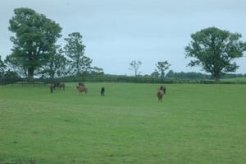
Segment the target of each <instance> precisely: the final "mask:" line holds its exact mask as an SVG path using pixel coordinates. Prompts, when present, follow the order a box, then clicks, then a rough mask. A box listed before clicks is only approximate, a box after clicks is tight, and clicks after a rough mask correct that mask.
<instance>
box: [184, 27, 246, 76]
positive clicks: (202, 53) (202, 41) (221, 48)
mask: <svg viewBox="0 0 246 164" xmlns="http://www.w3.org/2000/svg"><path fill="white" fill-rule="evenodd" d="M191 38H192V41H191V42H190V44H189V45H188V46H187V47H186V48H185V50H186V57H191V58H192V60H191V62H190V63H189V66H192V67H193V66H197V65H200V66H202V68H203V69H204V70H205V71H206V72H209V73H211V75H212V77H213V78H214V79H215V80H216V81H218V80H219V79H220V78H221V77H222V75H223V74H224V73H226V72H234V71H236V69H237V68H238V66H237V64H236V63H235V62H234V59H235V58H240V57H242V56H243V52H244V51H245V50H246V44H245V42H243V41H240V38H241V35H240V34H238V33H230V32H229V31H225V30H221V29H218V28H216V27H209V28H206V29H203V30H201V31H198V32H196V33H195V34H192V35H191Z"/></svg>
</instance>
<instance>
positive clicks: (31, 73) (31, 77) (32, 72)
mask: <svg viewBox="0 0 246 164" xmlns="http://www.w3.org/2000/svg"><path fill="white" fill-rule="evenodd" d="M33 76H34V68H28V75H27V80H28V81H32V80H33Z"/></svg>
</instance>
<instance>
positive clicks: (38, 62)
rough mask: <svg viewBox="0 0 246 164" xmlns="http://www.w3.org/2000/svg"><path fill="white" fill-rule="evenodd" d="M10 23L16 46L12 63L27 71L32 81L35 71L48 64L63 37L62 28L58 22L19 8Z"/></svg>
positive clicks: (27, 9) (12, 39) (12, 38)
mask: <svg viewBox="0 0 246 164" xmlns="http://www.w3.org/2000/svg"><path fill="white" fill-rule="evenodd" d="M14 14H15V15H14V17H12V18H11V19H10V21H9V23H10V26H9V30H10V31H11V32H13V33H15V36H13V37H11V38H10V39H11V41H12V42H13V44H14V46H13V49H12V54H11V55H10V56H11V57H10V58H8V59H11V60H9V62H10V63H12V64H16V65H18V66H19V67H20V68H22V69H23V70H25V71H27V76H28V78H30V79H32V78H33V76H34V71H35V70H37V69H38V68H40V67H41V66H42V65H44V64H46V63H47V60H48V59H49V55H50V54H51V53H52V51H53V50H52V49H53V47H54V44H55V42H56V41H57V39H58V38H59V37H60V36H61V35H60V32H61V30H62V29H61V27H60V26H59V24H57V23H56V22H54V21H52V20H50V19H48V18H46V16H45V15H43V14H39V13H36V12H35V11H34V10H32V9H29V8H17V9H15V10H14Z"/></svg>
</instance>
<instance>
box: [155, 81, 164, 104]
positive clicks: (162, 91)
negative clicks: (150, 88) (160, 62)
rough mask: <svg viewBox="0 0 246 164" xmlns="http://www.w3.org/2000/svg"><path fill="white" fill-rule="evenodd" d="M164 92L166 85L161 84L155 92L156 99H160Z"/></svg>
mask: <svg viewBox="0 0 246 164" xmlns="http://www.w3.org/2000/svg"><path fill="white" fill-rule="evenodd" d="M164 94H166V87H165V86H162V85H161V86H160V89H159V90H158V92H157V94H156V96H157V98H158V101H162V98H163V96H164Z"/></svg>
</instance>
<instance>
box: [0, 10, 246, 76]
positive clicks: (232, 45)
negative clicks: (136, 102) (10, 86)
mask: <svg viewBox="0 0 246 164" xmlns="http://www.w3.org/2000/svg"><path fill="white" fill-rule="evenodd" d="M9 30H10V31H11V32H13V33H14V34H15V35H14V36H12V37H11V38H10V40H11V42H12V43H13V48H12V53H11V54H9V55H8V56H7V57H6V59H5V60H2V59H1V56H0V75H1V78H4V77H5V76H11V77H12V76H13V77H14V76H16V77H25V78H27V79H28V80H33V78H34V77H35V76H38V77H39V78H50V79H54V78H61V77H66V76H68V77H71V76H87V75H92V74H93V75H98V74H99V75H102V74H104V72H103V69H102V68H98V67H96V66H92V61H93V60H92V59H91V58H89V57H87V56H86V55H85V45H84V44H83V41H82V35H81V34H80V33H79V32H72V33H70V34H69V35H68V36H67V37H66V38H64V41H65V45H64V46H61V45H59V44H57V42H58V39H59V38H61V37H62V35H61V31H62V28H61V27H60V25H59V24H58V23H56V22H55V21H53V20H51V19H49V18H47V17H46V16H45V15H43V14H39V13H37V12H36V11H34V10H32V9H29V8H17V9H15V10H14V16H13V17H12V18H11V19H10V20H9ZM241 37H242V36H241V34H239V33H231V32H229V31H226V30H221V29H219V28H216V27H209V28H206V29H202V30H200V31H198V32H196V33H194V34H191V42H190V43H189V44H188V46H186V47H185V53H186V57H187V58H190V59H191V61H190V63H189V66H191V67H194V66H200V67H201V68H202V69H203V70H204V71H205V72H207V73H209V74H210V77H211V78H212V79H214V80H215V81H219V79H221V78H222V77H223V76H224V75H226V74H228V73H231V72H235V71H236V70H237V68H238V65H237V64H236V63H235V59H236V58H240V57H242V56H243V53H244V52H245V51H246V42H244V41H242V40H240V38H241ZM141 65H142V62H141V61H136V60H133V61H132V62H130V68H129V69H130V70H132V71H133V72H134V75H135V76H138V75H140V72H139V70H140V66H141ZM170 66H171V64H169V63H168V61H166V60H163V61H159V62H157V64H156V70H155V71H154V72H153V73H152V74H151V75H150V77H154V78H159V79H161V80H163V79H165V78H168V76H170V75H173V76H174V75H175V73H174V72H170V71H169V73H168V74H166V71H167V70H168V69H169V67H170ZM193 75H194V74H193ZM176 77H177V76H176ZM178 77H180V76H178Z"/></svg>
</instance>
